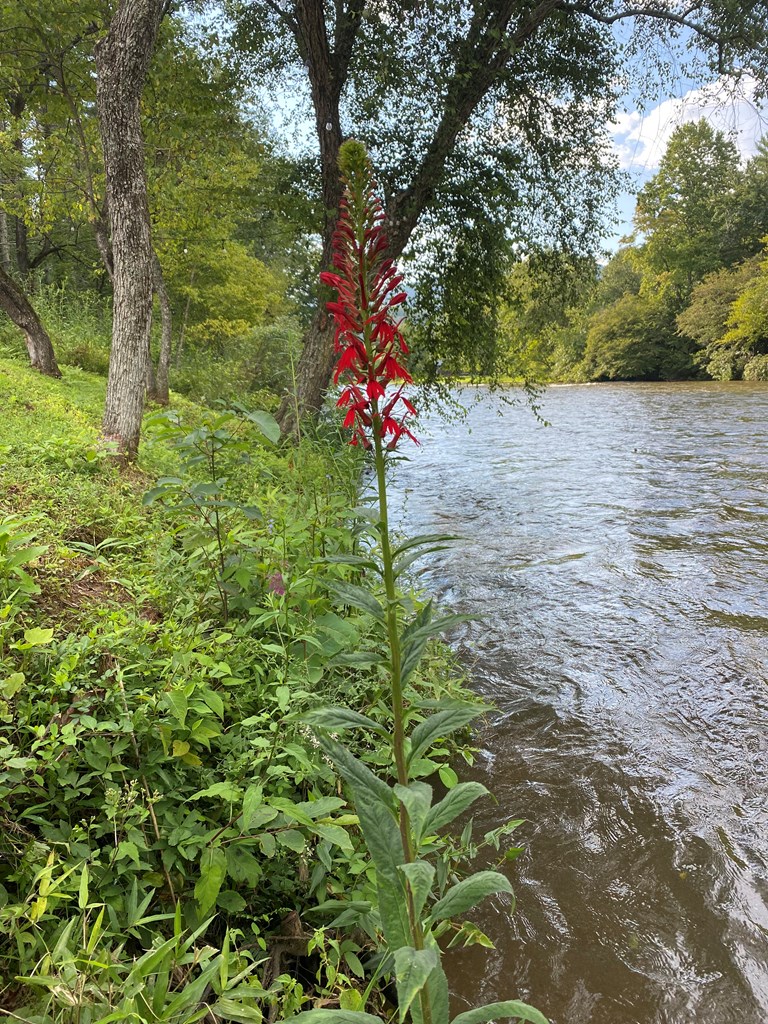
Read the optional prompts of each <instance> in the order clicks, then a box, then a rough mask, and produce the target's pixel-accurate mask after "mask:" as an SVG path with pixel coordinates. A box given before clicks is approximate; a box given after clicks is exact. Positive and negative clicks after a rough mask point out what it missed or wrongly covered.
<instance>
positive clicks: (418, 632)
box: [402, 601, 469, 681]
mask: <svg viewBox="0 0 768 1024" xmlns="http://www.w3.org/2000/svg"><path fill="white" fill-rule="evenodd" d="M468 618H469V616H466V615H444V616H443V617H442V618H441V619H434V620H433V619H432V602H431V601H430V602H429V603H428V604H426V605H425V606H424V607H423V608H422V610H421V611H420V612H419V614H418V615H417V616H416V618H415V619H414V620H413V622H411V623H409V625H408V626H407V627H406V628H405V629H404V630H403V636H402V647H403V665H402V678H403V681H405V680H406V679H407V678H408V677H409V676H410V674H411V673H412V672H413V670H414V669H415V668H416V666H417V665H418V664H419V662H420V661H421V657H422V655H423V654H424V648H425V647H426V646H427V643H428V642H429V640H430V639H431V638H432V637H435V636H438V635H439V634H440V633H444V632H445V630H446V629H450V628H451V626H455V625H456V624H457V623H459V622H466V621H467V619H468Z"/></svg>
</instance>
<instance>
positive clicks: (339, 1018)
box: [285, 1010, 381, 1024]
mask: <svg viewBox="0 0 768 1024" xmlns="http://www.w3.org/2000/svg"><path fill="white" fill-rule="evenodd" d="M288 1021H290V1022H291V1024H381V1017H374V1016H373V1014H372V1013H365V1012H364V1011H363V1010H305V1011H304V1012H303V1013H297V1014H296V1016H295V1017H288V1018H287V1020H286V1022H285V1024H288Z"/></svg>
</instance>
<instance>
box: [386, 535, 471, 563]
mask: <svg viewBox="0 0 768 1024" xmlns="http://www.w3.org/2000/svg"><path fill="white" fill-rule="evenodd" d="M454 540H460V537H459V536H458V535H457V534H455V533H420V534H419V535H418V536H417V537H410V538H409V539H408V540H405V541H403V543H402V544H398V546H397V547H396V548H395V550H394V551H393V552H392V557H393V558H399V556H400V555H402V554H403V553H404V552H406V551H410V550H411V549H412V548H423V547H427V546H431V545H433V544H445V543H447V542H450V541H454Z"/></svg>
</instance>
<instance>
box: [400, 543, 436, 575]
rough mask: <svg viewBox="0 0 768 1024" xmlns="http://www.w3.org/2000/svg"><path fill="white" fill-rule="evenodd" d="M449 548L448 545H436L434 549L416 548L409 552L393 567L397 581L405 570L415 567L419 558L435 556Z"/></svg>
mask: <svg viewBox="0 0 768 1024" xmlns="http://www.w3.org/2000/svg"><path fill="white" fill-rule="evenodd" d="M447 547H448V545H447V544H435V545H434V546H433V547H429V548H422V549H418V548H414V550H413V551H408V552H406V553H405V554H404V555H401V556H400V558H398V559H397V560H396V561H395V563H394V565H393V566H392V569H393V572H394V574H395V579H397V578H398V576H402V574H403V573H404V572H405V570H406V569H407V568H408V567H409V566H411V565H413V563H414V562H415V561H417V560H418V559H419V558H424V557H425V556H426V555H434V554H435V553H436V552H438V551H445V550H447Z"/></svg>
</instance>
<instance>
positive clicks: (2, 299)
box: [0, 267, 61, 377]
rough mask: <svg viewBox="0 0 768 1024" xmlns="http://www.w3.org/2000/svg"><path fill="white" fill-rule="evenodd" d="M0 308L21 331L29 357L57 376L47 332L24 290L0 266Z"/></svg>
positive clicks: (37, 364)
mask: <svg viewBox="0 0 768 1024" xmlns="http://www.w3.org/2000/svg"><path fill="white" fill-rule="evenodd" d="M0 309H2V310H4V311H5V312H6V313H7V314H8V316H9V317H10V318H11V320H12V321H13V322H14V323H15V324H16V326H17V327H18V328H19V330H20V331H22V333H23V334H24V339H25V341H26V343H27V351H28V352H29V361H30V362H31V364H32V366H34V368H35V369H36V370H39V371H40V373H44V374H46V375H47V376H48V377H60V376H61V373H60V371H59V367H58V366H57V364H56V356H55V354H54V351H53V345H52V344H51V339H50V337H49V336H48V332H47V331H46V329H45V328H44V327H43V325H42V324H41V323H40V318H39V317H38V315H37V313H36V312H35V311H34V309H33V308H32V306H31V305H30V303H29V300H28V299H27V297H26V295H25V294H24V292H23V291H22V290H21V288H19V286H18V285H17V284H16V282H15V281H14V280H13V278H12V277H10V275H8V274H6V272H5V270H3V269H2V268H1V267H0Z"/></svg>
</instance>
